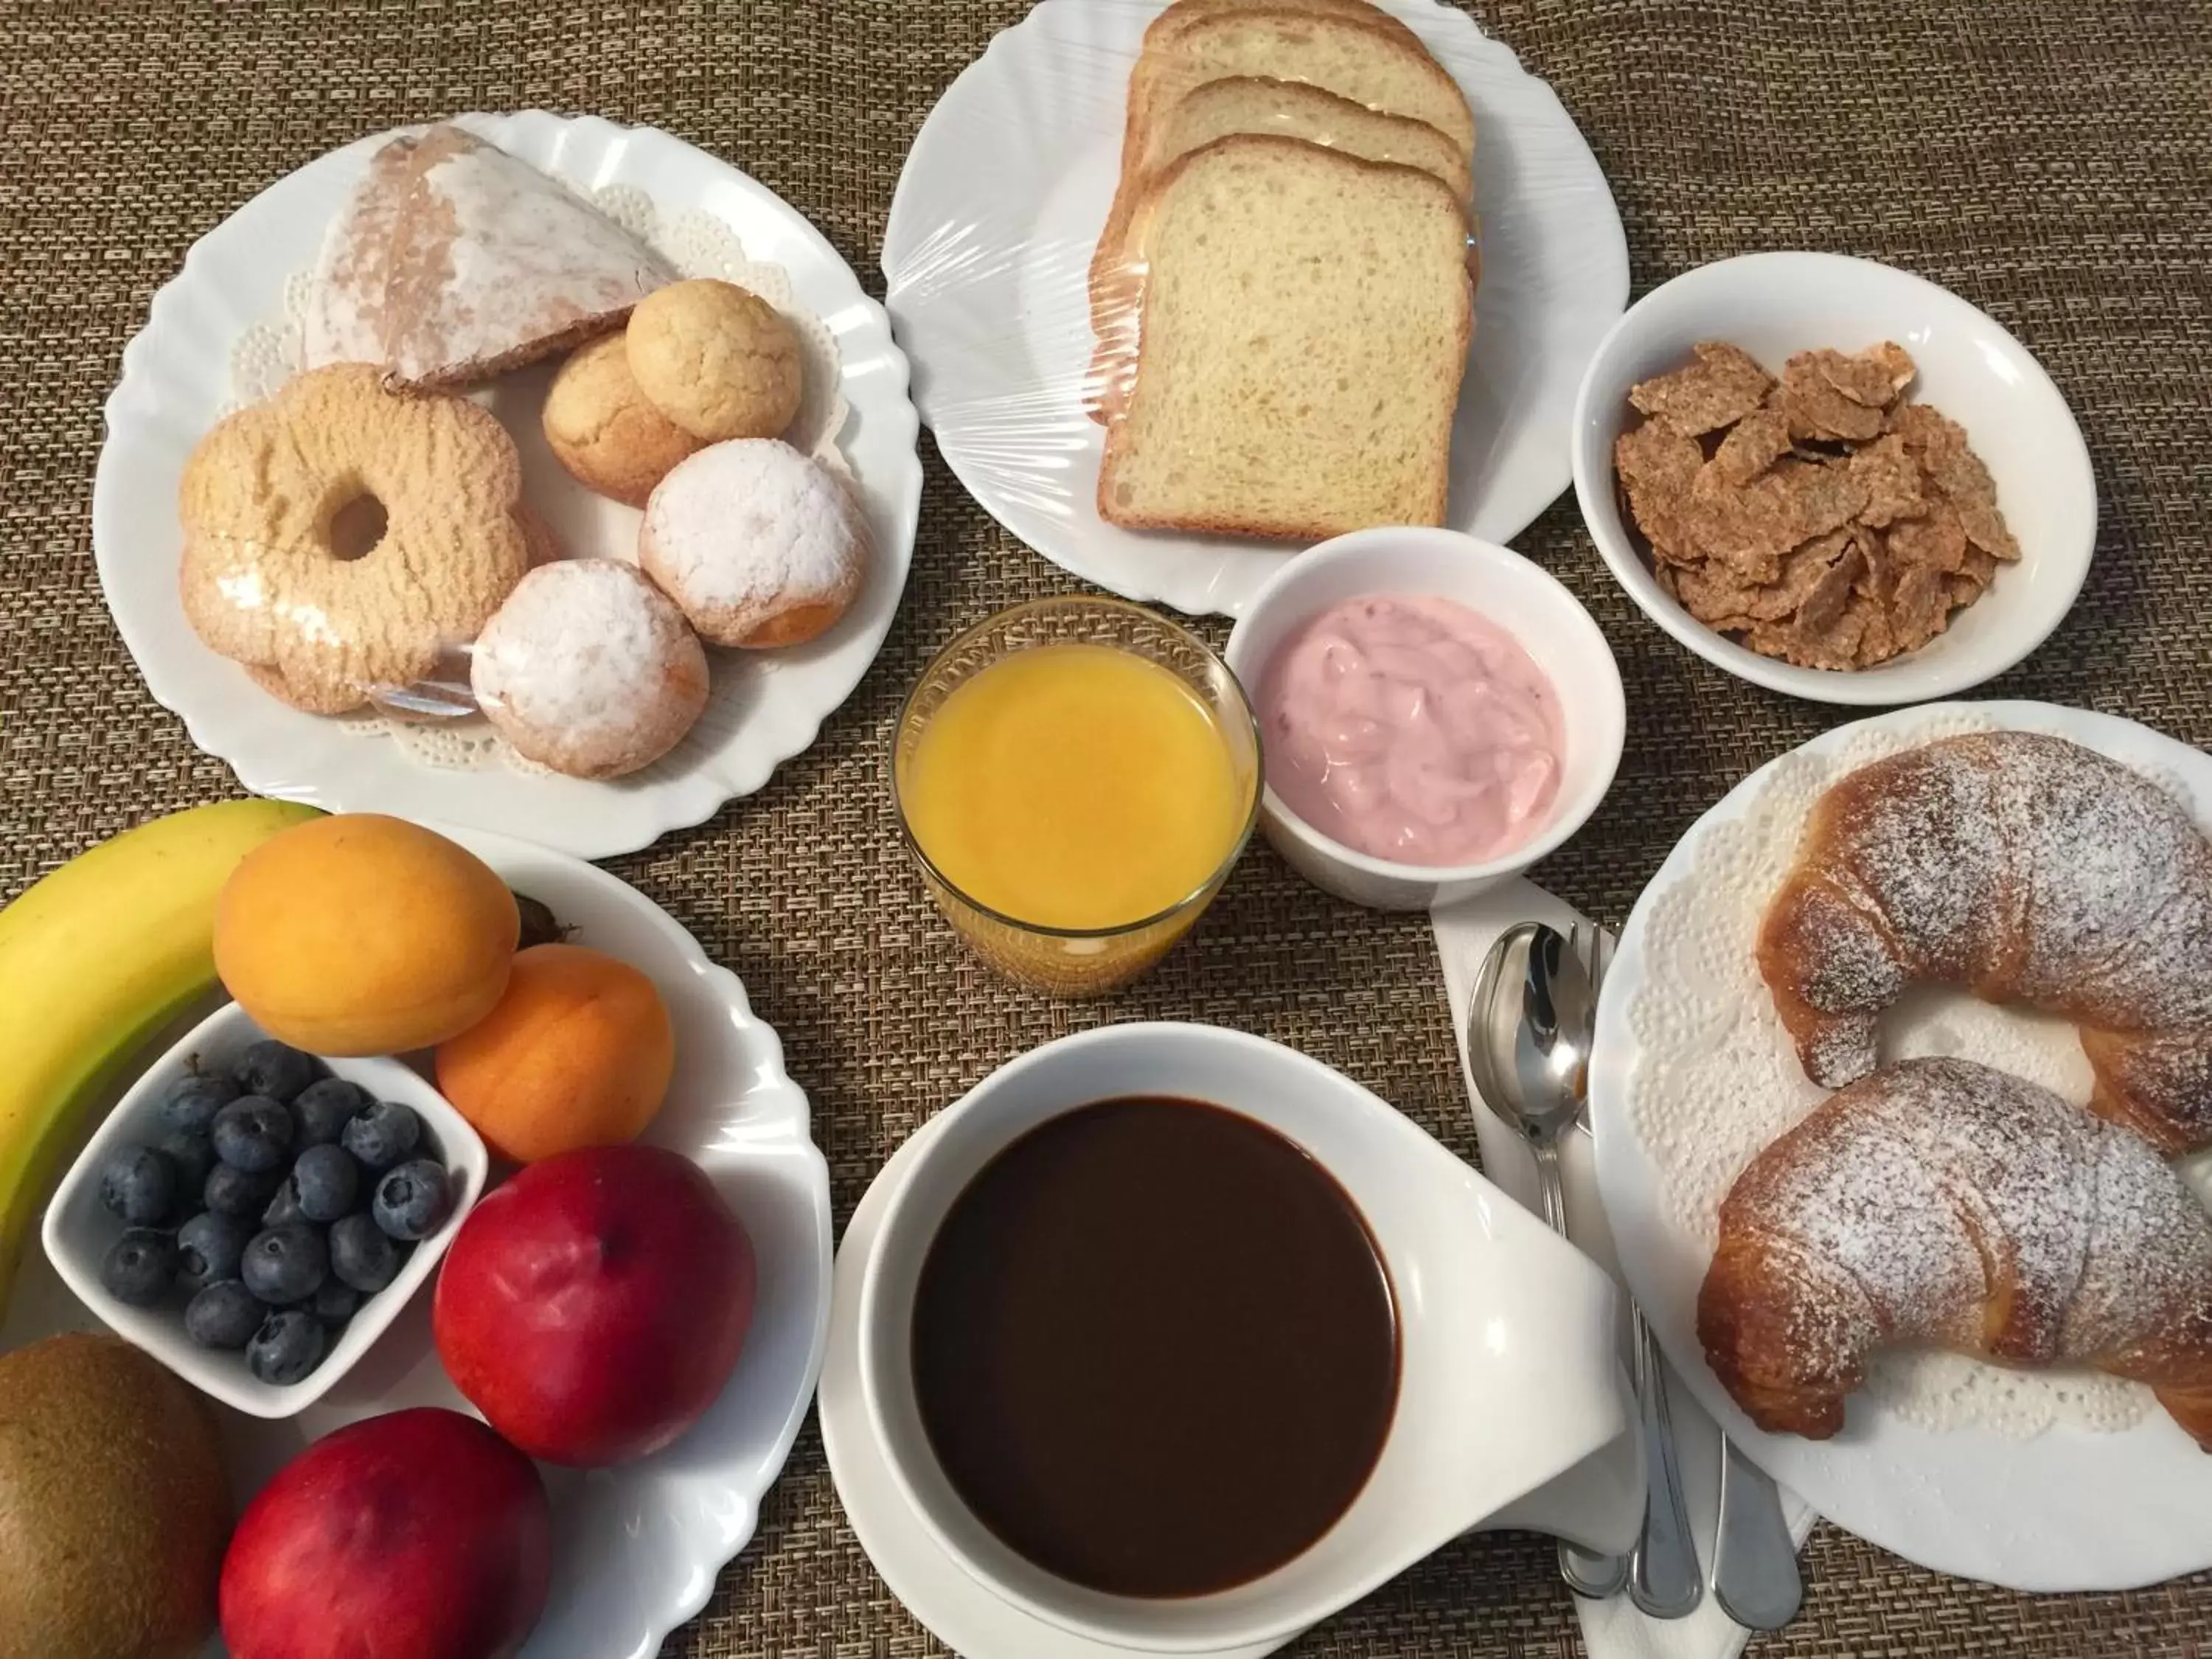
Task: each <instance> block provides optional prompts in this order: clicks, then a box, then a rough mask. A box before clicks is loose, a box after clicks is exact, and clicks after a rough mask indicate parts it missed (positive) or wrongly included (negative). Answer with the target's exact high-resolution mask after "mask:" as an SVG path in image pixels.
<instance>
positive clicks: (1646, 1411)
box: [1531, 927, 1705, 1619]
mask: <svg viewBox="0 0 2212 1659" xmlns="http://www.w3.org/2000/svg"><path fill="white" fill-rule="evenodd" d="M1547 933H1548V934H1550V935H1551V938H1552V939H1559V933H1558V931H1557V930H1556V929H1554V928H1549V927H1547V928H1542V929H1541V931H1540V932H1539V933H1538V935H1537V939H1536V945H1535V946H1534V955H1532V957H1531V959H1532V960H1548V961H1555V962H1556V963H1557V967H1556V969H1555V972H1556V974H1557V976H1558V979H1559V983H1560V987H1561V989H1560V991H1559V996H1561V997H1562V998H1564V999H1565V1000H1571V1001H1572V1002H1573V1003H1574V1005H1575V1006H1577V1008H1581V1009H1586V1010H1587V1011H1588V1018H1587V1021H1586V1023H1585V1024H1583V1025H1581V1026H1579V1027H1578V1028H1577V1030H1578V1031H1579V1034H1580V1037H1581V1042H1582V1051H1583V1067H1582V1069H1581V1071H1580V1073H1578V1081H1579V1084H1580V1087H1579V1088H1578V1090H1577V1094H1576V1097H1575V1105H1576V1112H1577V1116H1578V1117H1579V1116H1580V1115H1581V1113H1582V1111H1583V1109H1584V1108H1585V1107H1587V1106H1588V1104H1589V1051H1590V1050H1591V1048H1594V1047H1595V1046H1596V1041H1597V999H1598V987H1599V983H1600V979H1601V969H1602V966H1603V961H1604V943H1605V941H1604V937H1603V935H1601V934H1600V933H1598V932H1597V931H1596V930H1595V928H1593V929H1592V930H1591V933H1590V963H1589V964H1588V965H1586V964H1585V963H1583V957H1582V951H1581V950H1580V948H1579V945H1580V940H1581V934H1582V929H1581V928H1580V927H1575V928H1572V929H1571V930H1570V933H1569V936H1568V938H1566V939H1564V940H1560V941H1559V943H1560V945H1561V946H1562V948H1561V949H1560V950H1559V951H1557V952H1552V953H1547V951H1546V950H1545V945H1546V940H1545V939H1544V935H1545V934H1547ZM1629 1316H1630V1323H1631V1325H1632V1328H1633V1333H1634V1336H1633V1340H1634V1343H1635V1348H1634V1353H1635V1384H1636V1403H1637V1406H1638V1408H1639V1410H1640V1411H1641V1412H1642V1413H1643V1425H1644V1531H1643V1533H1642V1534H1641V1535H1640V1536H1639V1537H1638V1539H1637V1541H1636V1547H1635V1548H1634V1549H1633V1550H1632V1551H1631V1552H1630V1553H1629V1557H1628V1599H1629V1600H1630V1601H1633V1602H1634V1603H1635V1604H1636V1606H1637V1607H1638V1609H1639V1610H1641V1611H1642V1612H1644V1613H1649V1614H1650V1616H1651V1617H1652V1618H1654V1619H1683V1618H1686V1617H1688V1616H1689V1615H1690V1614H1691V1613H1693V1612H1695V1611H1696V1610H1697V1606H1698V1603H1699V1601H1702V1600H1704V1599H1705V1580H1704V1577H1703V1575H1702V1574H1701V1573H1700V1572H1699V1570H1698V1547H1697V1544H1696V1542H1695V1541H1693V1540H1692V1536H1691V1534H1690V1508H1689V1504H1688V1503H1687V1502H1686V1500H1685V1499H1684V1498H1683V1496H1682V1475H1681V1470H1680V1466H1679V1464H1678V1463H1677V1462H1676V1459H1675V1456H1674V1418H1673V1414H1672V1413H1670V1412H1669V1411H1668V1407H1667V1373H1666V1371H1665V1370H1664V1369H1663V1366H1662V1361H1661V1359H1660V1357H1659V1342H1658V1339H1657V1338H1656V1337H1654V1336H1653V1335H1652V1334H1651V1327H1650V1325H1649V1324H1647V1323H1646V1322H1644V1314H1643V1310H1641V1309H1639V1308H1638V1307H1637V1306H1636V1305H1635V1304H1633V1303H1631V1304H1629Z"/></svg>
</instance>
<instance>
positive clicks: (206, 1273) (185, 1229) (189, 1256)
mask: <svg viewBox="0 0 2212 1659" xmlns="http://www.w3.org/2000/svg"><path fill="white" fill-rule="evenodd" d="M252 1237H253V1230H252V1228H251V1227H249V1226H247V1225H246V1223H245V1222H243V1221H240V1219H239V1218H237V1217H236V1216H228V1215H217V1214H216V1212H214V1211H213V1210H206V1211H203V1212H201V1213H200V1214H198V1215H196V1216H194V1217H193V1218H191V1220H190V1221H187V1222H186V1223H185V1225H183V1226H181V1227H179V1228H178V1229H177V1283H178V1284H179V1285H183V1286H184V1287H185V1289H186V1290H187V1291H194V1292H197V1291H204V1290H205V1289H207V1287H208V1286H209V1285H212V1284H214V1283H215V1282H216V1280H217V1279H235V1278H237V1277H238V1266H239V1261H240V1258H241V1257H242V1256H244V1255H245V1254H246V1241H247V1240H248V1239H250V1238H252Z"/></svg>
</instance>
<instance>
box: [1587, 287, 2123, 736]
mask: <svg viewBox="0 0 2212 1659" xmlns="http://www.w3.org/2000/svg"><path fill="white" fill-rule="evenodd" d="M1730 348H1733V349H1730ZM1632 394H1633V398H1632ZM1624 468H1625V469H1626V471H1624V470H1623V469H1624ZM1574 475H1575V497H1576V500H1577V501H1578V502H1579V503H1580V505H1581V507H1582V513H1583V522H1584V523H1585V524H1586V525H1588V526H1589V532H1590V537H1591V538H1592V539H1593V540H1594V541H1595V543H1596V544H1597V549H1598V552H1599V553H1600V554H1601V556H1603V558H1604V559H1605V562H1606V563H1607V565H1608V566H1610V567H1611V568H1612V570H1613V575H1614V576H1615V578H1617V579H1618V580H1619V581H1620V585H1621V586H1623V587H1625V588H1626V589H1627V590H1628V593H1629V596H1630V597H1631V598H1632V599H1634V600H1635V601H1636V602H1637V604H1638V605H1641V606H1642V607H1643V608H1644V611H1645V613H1646V614H1648V615H1649V616H1650V617H1651V619H1652V620H1653V621H1654V622H1656V623H1658V624H1659V625H1660V626H1661V627H1662V628H1663V629H1666V630H1667V631H1668V633H1669V634H1671V635H1674V637H1675V638H1676V639H1677V640H1679V641H1681V642H1682V643H1683V644H1684V645H1686V646H1687V647H1689V648H1690V649H1691V650H1692V651H1694V652H1696V653H1698V654H1699V656H1701V657H1703V658H1705V659H1706V660H1707V661H1708V662H1711V663H1714V664H1716V665H1718V666H1720V667H1722V668H1724V669H1726V670H1728V671H1729V672H1730V673H1731V674H1735V675H1736V676H1737V677H1739V678H1742V679H1746V680H1749V681H1751V682H1752V683H1753V684H1756V685H1762V686H1765V687H1766V688H1768V689H1769V690H1776V691H1783V692H1787V693H1789V694H1790V696H1798V697H1805V698H1808V699H1811V700H1813V701H1814V702H1837V703H1854V704H1865V705H1876V706H1881V705H1887V704H1893V703H1908V702H1922V701H1924V700H1926V699H1929V698H1934V697H1945V696H1955V695H1956V694H1958V693H1960V692H1961V691H1964V690H1966V689H1967V688H1968V687H1970V686H1975V685H1978V684H1981V683H1982V682H1984V680H1988V679H1991V678H1995V677H1996V675H1999V674H2001V673H2002V672H2004V671H2005V670H2007V669H2008V668H2010V667H2011V666H2013V665H2015V663H2017V662H2019V661H2020V660H2021V659H2022V658H2024V657H2026V656H2027V654H2028V653H2030V652H2031V651H2033V650H2034V649H2035V648H2036V647H2038V646H2039V645H2040V644H2042V643H2043V641H2045V639H2047V638H2048V637H2049V636H2050V635H2051V630H2052V629H2055V628H2057V626H2058V623H2059V622H2060V620H2061V619H2062V618H2063V617H2064V616H2065V615H2066V612H2067V611H2069V609H2070V608H2071V607H2072V605H2073V604H2074V599H2075V595H2077V594H2078V593H2079V592H2081V584H2082V581H2083V580H2085V579H2086V578H2087V574H2088V570H2089V559H2090V556H2091V554H2092V553H2093V550H2094V548H2095V544H2096V535H2097V494H2096V484H2095V481H2094V479H2093V477H2092V475H2091V472H2090V469H2089V453H2088V449H2087V446H2086V445H2084V444H2083V442H2082V441H2081V428H2080V427H2078V426H2077V425H2076V424H2075V421H2074V416H2073V413H2072V411H2071V410H2069V409H2068V408H2067V406H2066V400H2065V398H2063V397H2062V396H2060V394H2059V392H2058V389H2057V386H2053V385H2052V384H2051V377H2050V376H2049V375H2048V374H2045V373H2044V371H2043V368H2042V367H2041V366H2040V365H2039V364H2038V363H2037V362H2036V361H2035V359H2034V358H2033V356H2030V355H2029V354H2028V351H2027V348H2026V347H2024V346H2022V345H2021V343H2020V342H2019V341H2018V340H2016V339H2015V338H2014V337H2012V336H2011V335H2010V334H2009V333H2008V332H2007V331H2005V330H2004V329H2003V328H2002V326H2001V325H1999V324H1997V323H1996V321H1995V320H1994V319H1991V318H1990V317H1989V316H1987V315H1986V314H1984V313H1983V312H1981V311H1978V310H1977V309H1976V308H1975V307H1972V306H1971V305H1969V304H1968V303H1967V302H1966V301H1964V300H1962V299H1960V298H1959V297H1958V295H1954V294H1951V293H1949V292H1948V291H1946V290H1945V289H1941V288H1938V287H1936V285H1935V284H1934V283H1929V282H1927V281H1925V280H1923V278H1921V277H1918V276H1913V275H1911V273H1910V272H1908V271H1903V270H1895V269H1893V268H1892V267H1891V266H1888V265H1884V264H1875V262H1874V261H1872V260H1868V259H1853V258H1844V257H1843V256H1841V255H1838V254H1830V253H1753V254H1747V255H1744V256H1743V257H1741V258H1734V259H1723V260H1721V261H1719V262H1717V263H1716V264H1709V265H1704V266H1700V267H1699V269H1697V270H1692V271H1688V272H1686V273H1685V274H1684V275H1682V276H1677V277H1675V278H1674V280H1673V281H1672V282H1669V283H1663V284H1662V285H1661V286H1660V287H1658V288H1656V289H1653V290H1652V291H1651V292H1650V294H1648V295H1644V298H1643V299H1642V300H1640V301H1638V302H1637V303H1636V304H1635V305H1634V306H1632V307H1630V308H1629V311H1628V313H1627V314H1626V316H1624V317H1623V318H1622V319H1620V322H1619V323H1617V324H1615V325H1614V326H1613V331H1612V332H1611V333H1609V334H1608V335H1607V336H1606V337H1605V339H1604V341H1603V342H1602V343H1601V344H1600V345H1599V347H1598V349H1597V355H1596V356H1595V357H1593V358H1592V359H1591V360H1590V364H1589V368H1588V369H1587V370H1586V371H1585V372H1584V374H1583V384H1582V391H1581V393H1580V395H1579V396H1578V397H1577V399H1576V403H1575V422H1574Z"/></svg>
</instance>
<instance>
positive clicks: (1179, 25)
mask: <svg viewBox="0 0 2212 1659" xmlns="http://www.w3.org/2000/svg"><path fill="white" fill-rule="evenodd" d="M1235 11H1281V12H1307V13H1326V14H1329V15H1334V16H1338V17H1350V18H1352V19H1355V20H1357V21H1360V22H1363V23H1366V24H1368V25H1369V26H1370V27H1374V28H1378V29H1382V30H1383V31H1384V32H1385V33H1395V34H1398V35H1401V36H1402V37H1403V38H1404V39H1406V40H1408V41H1412V42H1415V43H1418V42H1419V38H1420V37H1419V36H1418V35H1416V34H1415V33H1413V30H1411V29H1409V28H1407V27H1406V26H1405V25H1404V24H1403V23H1401V22H1400V21H1398V20H1397V19H1396V18H1395V17H1393V16H1392V15H1390V14H1389V12H1387V11H1385V10H1383V8H1382V7H1380V6H1377V5H1375V4H1372V3H1371V0H1175V3H1174V4H1173V5H1171V6H1170V7H1169V8H1168V9H1166V10H1165V11H1164V12H1162V13H1161V14H1160V15H1158V17H1155V18H1154V19H1152V21H1151V22H1150V23H1149V24H1147V25H1146V28H1145V40H1144V50H1145V51H1146V52H1153V51H1157V50H1158V49H1160V48H1162V47H1164V46H1170V45H1172V44H1173V42H1174V40H1175V39H1176V36H1177V35H1179V34H1181V33H1182V32H1183V31H1184V30H1185V29H1187V28H1189V27H1191V26H1192V25H1193V24H1195V23H1202V22H1205V21H1207V20H1208V19H1210V18H1215V17H1219V16H1221V15H1223V14H1225V13H1226V12H1235Z"/></svg>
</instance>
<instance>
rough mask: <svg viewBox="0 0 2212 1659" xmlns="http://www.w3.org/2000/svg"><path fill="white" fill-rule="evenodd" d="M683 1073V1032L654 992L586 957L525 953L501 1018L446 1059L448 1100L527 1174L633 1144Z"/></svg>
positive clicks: (442, 1069)
mask: <svg viewBox="0 0 2212 1659" xmlns="http://www.w3.org/2000/svg"><path fill="white" fill-rule="evenodd" d="M675 1069H676V1031H675V1028H674V1026H673V1025H672V1024H671V1023H670V1021H669V1018H668V1006H667V1004H665V1003H664V1002H663V1001H662V1000H660V993H659V991H657V990H655V989H654V988H653V981H651V980H649V979H647V977H646V976H645V975H643V974H641V973H640V972H638V970H637V969H635V968H633V967H631V966H630V965H629V963H626V962H621V961H617V959H616V958H615V957H611V956H608V955H606V954H605V953H604V952H602V951H593V950H589V949H587V948H586V947H585V946H583V945H532V946H531V948H530V949H528V950H527V951H518V952H516V954H515V958H514V972H513V975H511V976H510V977H509V978H508V980H507V994H506V995H504V996H502V997H501V999H500V1000H499V1006H497V1007H495V1008H494V1009H493V1010H492V1011H491V1012H490V1013H489V1014H488V1015H486V1016H485V1017H484V1018H483V1023H482V1024H477V1025H476V1026H473V1027H471V1029H470V1030H465V1031H464V1032H462V1033H461V1034H460V1035H459V1036H456V1037H454V1038H453V1039H452V1040H451V1041H449V1042H443V1043H441V1044H440V1045H439V1047H438V1056H437V1075H438V1089H439V1091H440V1092H441V1094H443V1095H444V1096H445V1097H446V1098H447V1100H450V1101H452V1102H453V1106H454V1108H455V1109H457V1110H458V1111H459V1113H460V1115H462V1116H463V1117H465V1118H466V1119H468V1121H470V1122H471V1124H473V1125H475V1126H476V1131H477V1133H478V1134H480V1135H482V1136H483V1138H484V1142H485V1144H486V1145H487V1146H489V1147H490V1148H491V1149H492V1150H493V1151H494V1152H497V1153H498V1154H499V1155H500V1156H501V1157H502V1158H512V1159H513V1160H514V1161H515V1162H517V1163H520V1164H532V1163H535V1162H537V1161H538V1159H539V1158H551V1157H552V1156H554V1154H556V1152H574V1150H576V1148H578V1147H580V1146H619V1145H621V1144H622V1143H623V1142H625V1141H629V1140H635V1139H637V1137H638V1136H639V1135H640V1134H641V1133H643V1132H644V1129H645V1126H646V1125H647V1124H648V1123H650V1122H652V1121H653V1115H654V1114H655V1113H657V1112H659V1110H660V1103H661V1101H662V1100H663V1099H664V1098H665V1097H666V1095H667V1093H668V1079H669V1077H670V1075H671V1073H673V1072H674V1071H675Z"/></svg>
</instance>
